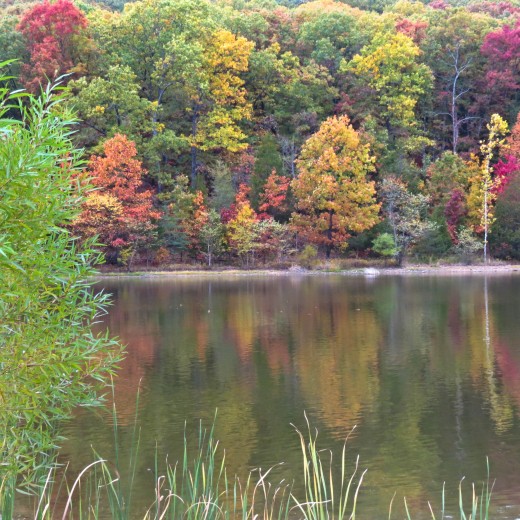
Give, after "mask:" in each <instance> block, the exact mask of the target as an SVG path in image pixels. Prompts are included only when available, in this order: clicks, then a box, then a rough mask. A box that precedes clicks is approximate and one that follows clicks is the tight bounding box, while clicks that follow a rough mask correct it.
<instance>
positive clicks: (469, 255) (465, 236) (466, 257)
mask: <svg viewBox="0 0 520 520" xmlns="http://www.w3.org/2000/svg"><path fill="white" fill-rule="evenodd" d="M482 249H483V247H482V242H481V241H480V240H479V239H478V237H477V236H475V234H474V233H473V231H472V230H471V229H468V228H466V227H465V228H462V229H460V230H459V232H458V241H457V244H456V245H455V247H454V250H455V252H456V254H457V255H458V257H459V258H460V260H461V261H462V262H464V263H466V264H469V263H471V261H472V260H473V259H474V258H475V256H476V255H477V253H479V252H480V251H482Z"/></svg>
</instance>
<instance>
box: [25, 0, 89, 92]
mask: <svg viewBox="0 0 520 520" xmlns="http://www.w3.org/2000/svg"><path fill="white" fill-rule="evenodd" d="M86 27H87V20H86V18H85V15H84V14H83V13H82V12H81V11H80V10H79V9H78V8H77V7H76V6H75V5H74V4H73V3H72V2H71V1H70V0H56V2H54V3H52V4H51V3H50V2H48V1H47V0H45V1H44V2H42V3H41V4H36V5H35V6H34V7H33V8H32V9H29V10H28V11H27V12H26V13H25V14H24V15H23V17H22V19H21V21H20V23H19V24H18V30H19V31H20V32H21V33H22V34H23V36H24V37H25V40H26V45H27V49H28V50H29V53H30V59H29V63H28V64H25V65H24V66H23V67H22V81H23V84H24V86H25V87H26V88H27V89H29V90H31V91H33V92H34V91H37V90H38V88H39V87H40V86H41V85H45V83H46V82H48V81H52V80H53V79H55V78H56V77H58V76H59V75H62V74H65V73H68V72H73V67H75V69H74V71H75V72H79V71H80V70H81V67H80V52H79V51H80V49H81V48H83V51H84V49H85V48H88V46H89V40H88V39H87V38H86V37H85V36H84V30H85V28H86Z"/></svg>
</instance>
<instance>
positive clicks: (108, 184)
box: [74, 134, 161, 268]
mask: <svg viewBox="0 0 520 520" xmlns="http://www.w3.org/2000/svg"><path fill="white" fill-rule="evenodd" d="M103 152H104V155H103V156H96V155H94V156H92V157H91V158H90V161H89V167H88V171H87V174H88V175H90V176H91V178H92V183H93V185H94V186H95V187H96V188H98V189H97V190H96V191H93V192H92V193H90V194H89V195H88V196H87V199H86V201H85V203H84V205H83V211H82V213H81V214H80V215H79V217H78V218H77V219H76V220H75V221H74V230H75V231H76V232H78V233H79V234H80V235H81V236H95V235H98V236H99V239H100V241H101V242H102V243H104V244H105V255H106V256H107V257H108V258H110V259H112V261H114V262H116V261H118V260H122V258H121V257H120V255H121V252H122V251H124V252H125V253H126V255H127V257H128V258H127V259H126V263H127V266H128V268H130V266H131V261H132V258H133V255H134V254H135V253H136V252H137V251H138V250H139V248H140V247H142V246H143V244H145V243H146V242H150V241H151V240H152V238H153V235H154V233H155V232H156V230H157V225H156V221H157V220H158V219H159V218H160V216H161V215H160V213H159V212H158V211H156V210H155V209H154V208H153V196H154V195H153V192H152V191H151V190H150V189H149V188H147V187H146V185H145V184H144V181H143V177H144V176H145V175H146V171H145V170H144V169H143V168H142V166H141V161H139V160H138V159H136V158H135V156H136V155H137V150H136V147H135V143H133V142H132V141H130V140H128V138H127V137H126V136H124V135H122V134H116V135H115V136H114V137H113V138H112V139H108V140H107V141H105V143H104V145H103ZM128 255H130V256H128Z"/></svg>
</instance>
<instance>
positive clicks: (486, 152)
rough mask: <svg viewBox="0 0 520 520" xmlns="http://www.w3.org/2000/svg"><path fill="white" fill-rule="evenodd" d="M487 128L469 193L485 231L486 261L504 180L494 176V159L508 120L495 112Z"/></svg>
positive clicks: (502, 141) (502, 142) (472, 206)
mask: <svg viewBox="0 0 520 520" xmlns="http://www.w3.org/2000/svg"><path fill="white" fill-rule="evenodd" d="M487 129H488V130H489V136H488V139H487V141H485V142H482V144H481V146H480V151H481V154H482V157H483V158H482V161H481V163H480V169H479V172H478V174H477V175H476V176H475V177H473V179H472V183H471V188H470V190H471V191H470V195H469V196H470V198H471V200H470V202H471V206H470V210H469V212H470V214H473V215H478V216H479V217H480V223H479V224H480V226H479V228H477V229H478V230H479V231H483V234H484V248H483V250H484V262H486V261H487V253H488V233H489V231H490V228H491V226H492V225H493V222H494V221H495V217H494V214H493V208H494V203H495V201H496V197H497V188H498V183H500V182H501V181H502V180H503V179H502V177H493V176H492V174H493V166H492V160H493V158H494V157H495V154H497V153H499V152H500V148H501V147H502V146H503V145H504V142H505V140H504V138H503V137H504V135H505V134H506V133H507V122H506V121H504V120H503V119H502V118H501V117H500V116H499V115H498V114H493V115H492V116H491V120H490V122H489V123H488V125H487Z"/></svg>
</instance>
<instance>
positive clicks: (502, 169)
mask: <svg viewBox="0 0 520 520" xmlns="http://www.w3.org/2000/svg"><path fill="white" fill-rule="evenodd" d="M518 172H520V162H519V161H518V159H517V158H516V157H515V156H514V155H507V156H506V157H505V161H503V160H502V159H500V161H498V163H497V164H496V165H495V167H494V172H493V173H494V174H495V175H494V176H495V180H494V192H495V193H496V194H497V195H500V194H501V193H503V191H504V190H505V189H506V187H507V185H508V184H509V182H510V181H511V179H512V178H513V176H514V175H516V174H517V173H518Z"/></svg>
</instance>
